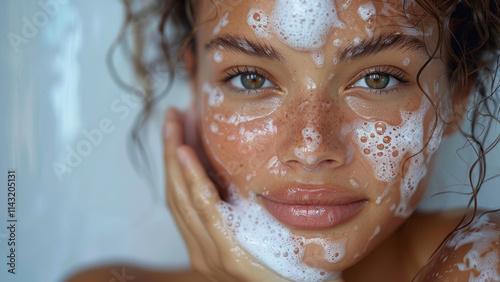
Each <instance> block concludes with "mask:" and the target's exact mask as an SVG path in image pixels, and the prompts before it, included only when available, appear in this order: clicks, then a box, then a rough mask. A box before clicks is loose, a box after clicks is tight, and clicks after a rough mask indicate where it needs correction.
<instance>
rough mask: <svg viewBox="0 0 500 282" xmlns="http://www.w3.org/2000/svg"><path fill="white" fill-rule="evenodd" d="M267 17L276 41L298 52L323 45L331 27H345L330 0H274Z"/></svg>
mask: <svg viewBox="0 0 500 282" xmlns="http://www.w3.org/2000/svg"><path fill="white" fill-rule="evenodd" d="M271 20H272V23H273V28H274V33H275V34H276V36H277V37H278V38H279V39H280V41H281V42H283V43H285V44H286V45H288V46H290V47H291V48H293V49H295V50H298V51H312V50H316V49H319V48H321V47H323V46H324V45H325V42H326V39H327V37H328V35H329V33H330V31H331V30H332V29H333V28H334V27H340V28H344V27H345V24H344V23H342V22H341V21H340V20H339V18H338V16H337V10H336V8H335V5H334V1H330V0H323V1H312V0H278V1H276V3H275V4H274V9H273V12H272V15H271Z"/></svg>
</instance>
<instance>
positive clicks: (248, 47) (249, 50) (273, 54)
mask: <svg viewBox="0 0 500 282" xmlns="http://www.w3.org/2000/svg"><path fill="white" fill-rule="evenodd" d="M219 46H222V47H223V48H224V49H226V50H230V51H233V52H237V53H243V54H246V55H249V56H253V57H259V58H264V59H268V60H275V61H279V62H285V59H284V57H283V56H282V55H281V54H280V52H278V51H277V50H276V49H274V48H273V47H272V46H270V45H268V44H265V43H261V42H257V41H252V40H249V39H246V38H244V37H236V36H230V35H226V36H220V37H217V38H214V39H212V40H211V41H210V42H208V43H207V44H206V45H205V49H206V50H208V51H211V50H213V49H216V48H219Z"/></svg>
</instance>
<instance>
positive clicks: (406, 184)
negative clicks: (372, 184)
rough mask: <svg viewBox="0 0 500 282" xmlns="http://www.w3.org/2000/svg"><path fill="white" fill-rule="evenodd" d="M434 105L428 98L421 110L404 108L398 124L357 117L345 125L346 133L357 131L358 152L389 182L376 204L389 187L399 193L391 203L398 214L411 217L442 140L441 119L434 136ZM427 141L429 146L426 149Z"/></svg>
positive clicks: (385, 181)
mask: <svg viewBox="0 0 500 282" xmlns="http://www.w3.org/2000/svg"><path fill="white" fill-rule="evenodd" d="M430 107H431V104H430V102H429V101H428V100H427V99H425V98H424V99H423V102H422V104H421V106H420V108H419V109H418V110H417V111H414V112H409V111H401V123H400V124H398V125H391V124H389V123H387V122H384V121H374V122H368V121H356V122H353V123H351V124H349V125H347V126H345V127H344V128H343V133H344V134H347V133H348V132H353V133H352V135H351V138H352V141H353V144H355V145H354V146H355V147H356V149H357V150H356V151H357V154H358V155H359V156H360V158H361V160H362V161H364V162H366V163H368V164H369V165H370V166H371V168H372V171H373V174H374V177H375V178H376V180H378V182H379V183H386V184H385V185H380V187H384V186H385V188H381V189H382V190H381V191H378V193H379V194H380V196H379V197H378V198H377V201H376V204H380V202H381V200H382V199H383V198H384V197H385V196H387V194H389V193H391V192H389V189H392V190H393V192H392V193H391V194H393V193H397V192H398V193H399V202H397V203H392V205H391V206H390V210H391V211H393V210H394V213H395V215H396V216H401V217H407V216H409V215H410V214H411V212H412V211H413V209H414V206H415V204H414V202H415V201H414V199H413V198H414V197H415V196H416V195H420V194H421V192H423V188H422V189H420V190H422V191H420V192H418V193H417V190H418V187H419V185H418V184H419V182H420V181H421V180H422V178H423V177H424V176H425V175H426V173H427V165H428V163H429V159H430V157H431V155H432V153H433V152H434V151H435V150H436V149H437V146H438V145H439V142H440V136H441V134H442V126H441V123H439V124H438V125H437V127H436V130H435V132H434V134H433V135H432V138H430V131H431V130H432V127H433V122H432V121H433V119H432V118H431V116H432V117H433V116H434V115H433V111H430V110H429V109H430ZM426 124H428V125H429V126H425V125H426ZM427 141H429V143H428V145H427V147H426V148H427V149H426V150H423V148H424V146H425V145H426V143H427ZM398 186H399V187H398ZM391 187H392V188H391ZM398 188H399V191H398Z"/></svg>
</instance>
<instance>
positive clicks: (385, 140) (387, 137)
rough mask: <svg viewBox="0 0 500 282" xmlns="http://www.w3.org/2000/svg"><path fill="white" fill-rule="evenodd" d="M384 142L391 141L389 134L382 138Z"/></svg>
mask: <svg viewBox="0 0 500 282" xmlns="http://www.w3.org/2000/svg"><path fill="white" fill-rule="evenodd" d="M383 141H384V143H385V144H387V143H389V142H391V137H389V136H384V139H383Z"/></svg>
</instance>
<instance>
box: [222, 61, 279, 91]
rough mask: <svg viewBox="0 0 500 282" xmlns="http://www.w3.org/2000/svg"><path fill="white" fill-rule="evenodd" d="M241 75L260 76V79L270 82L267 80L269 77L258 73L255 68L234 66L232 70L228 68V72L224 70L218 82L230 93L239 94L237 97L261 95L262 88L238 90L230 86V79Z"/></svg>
mask: <svg viewBox="0 0 500 282" xmlns="http://www.w3.org/2000/svg"><path fill="white" fill-rule="evenodd" d="M243 74H255V75H260V76H262V77H264V78H265V79H266V80H269V81H271V82H272V80H271V79H269V76H268V75H266V74H265V73H263V72H261V71H259V69H257V68H255V67H249V66H235V67H233V68H230V69H228V70H226V71H225V72H224V74H223V75H222V77H221V78H220V81H221V82H222V83H223V84H224V85H226V87H230V88H231V90H232V91H234V92H235V93H236V94H239V95H243V96H245V95H255V94H258V93H261V92H262V91H263V90H264V89H266V88H262V89H240V88H236V87H234V86H232V85H231V83H230V81H231V79H233V78H235V77H237V76H239V75H243Z"/></svg>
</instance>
